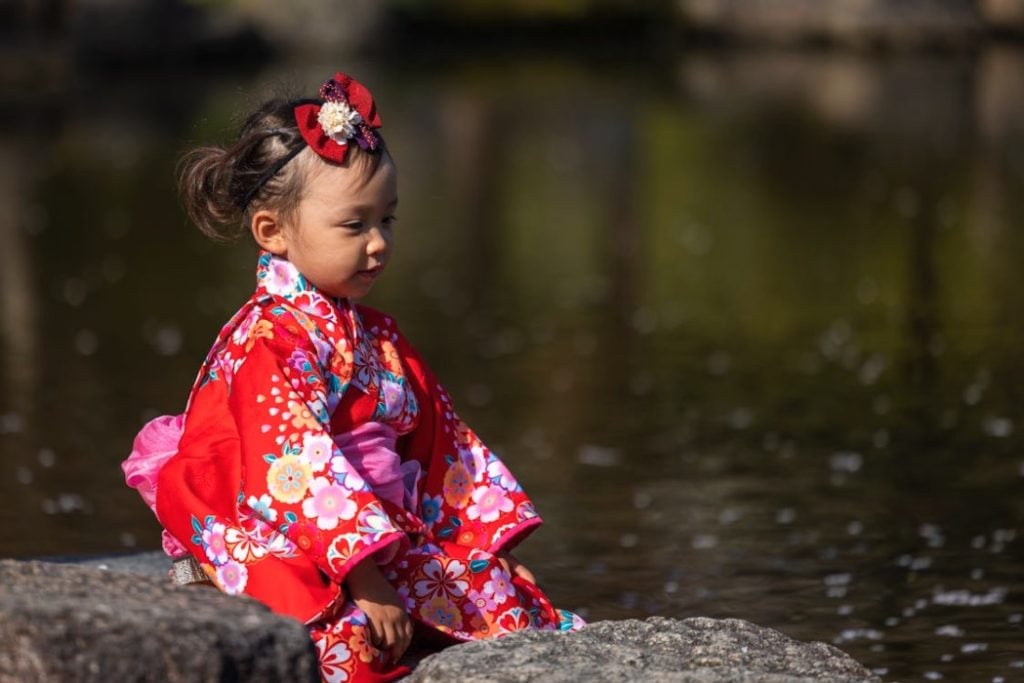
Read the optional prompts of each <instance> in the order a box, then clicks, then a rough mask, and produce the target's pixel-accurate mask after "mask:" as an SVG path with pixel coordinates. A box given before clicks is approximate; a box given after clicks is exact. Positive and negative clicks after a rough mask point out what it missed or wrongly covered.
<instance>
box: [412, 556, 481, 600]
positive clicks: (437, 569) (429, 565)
mask: <svg viewBox="0 0 1024 683" xmlns="http://www.w3.org/2000/svg"><path fill="white" fill-rule="evenodd" d="M420 572H421V573H422V576H423V577H424V578H423V579H422V580H420V581H417V582H416V583H415V584H414V585H413V590H414V591H415V592H416V595H418V596H419V597H421V598H422V597H424V596H428V595H430V596H434V595H436V596H439V597H454V598H459V597H462V596H463V595H465V594H466V590H467V589H468V588H469V581H466V580H465V579H463V578H462V577H463V576H465V575H466V565H465V563H463V562H460V561H459V560H449V561H448V563H447V564H442V561H441V560H440V559H438V558H436V557H433V558H431V559H429V560H428V561H426V562H424V563H423V566H422V567H420Z"/></svg>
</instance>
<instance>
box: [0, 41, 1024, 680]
mask: <svg viewBox="0 0 1024 683" xmlns="http://www.w3.org/2000/svg"><path fill="white" fill-rule="evenodd" d="M332 66H333V65H326V66H322V65H321V66H310V67H308V68H307V67H303V68H302V69H301V71H299V72H298V74H296V73H295V71H294V70H289V69H285V68H281V69H280V70H276V69H274V68H272V69H270V70H267V71H265V72H263V73H261V74H259V76H258V77H255V78H253V80H251V81H249V82H243V83H242V85H243V86H244V92H243V93H239V92H238V91H237V90H236V89H235V87H236V85H237V83H236V82H237V81H238V80H239V79H240V78H243V77H240V76H237V75H227V74H222V75H219V76H218V75H211V76H210V77H209V78H208V79H197V78H195V77H194V76H193V75H189V76H188V78H185V77H184V76H180V77H178V80H175V78H174V77H172V76H168V75H166V74H163V75H162V76H161V77H162V78H169V79H170V81H169V83H168V88H166V89H161V90H160V92H159V93H157V94H155V95H154V94H153V91H152V90H151V89H149V88H148V87H145V86H146V84H145V83H143V82H141V81H136V80H133V79H122V80H109V81H108V80H104V79H103V77H102V76H101V75H99V74H84V75H82V76H81V78H88V79H92V80H94V81H96V82H98V83H100V84H102V86H103V91H104V93H105V96H104V98H102V99H97V98H94V97H90V96H88V95H87V94H86V93H83V92H79V91H78V90H76V86H75V85H74V84H73V82H72V81H70V80H69V81H68V82H67V83H66V85H65V92H62V93H61V95H60V97H57V98H55V99H54V103H53V104H52V111H51V113H50V115H49V118H48V125H47V126H46V127H45V130H40V129H39V126H38V123H37V122H34V119H33V118H32V116H31V115H30V110H29V105H28V104H27V103H26V104H25V105H23V107H24V108H23V109H19V110H18V111H19V112H20V113H19V114H17V115H16V116H15V125H13V126H11V127H9V128H7V129H5V130H4V131H2V132H0V145H2V148H3V150H4V156H3V159H4V162H3V163H4V168H3V171H2V172H0V196H2V197H3V198H4V206H5V207H6V208H7V209H8V210H7V211H6V212H5V214H4V218H3V219H0V220H3V221H6V222H0V231H2V232H0V237H2V238H3V239H4V243H5V245H6V247H7V248H5V249H3V250H0V266H2V269H0V278H2V279H3V288H2V290H0V291H2V294H0V300H2V302H3V310H2V315H3V320H4V326H3V330H4V331H3V336H2V338H0V339H2V344H3V349H4V358H5V361H4V363H3V365H2V369H0V372H2V374H0V378H2V382H3V385H2V386H3V388H4V392H3V398H2V403H0V449H2V453H3V455H4V457H5V459H6V460H7V462H8V463H9V464H10V469H9V472H11V473H12V475H13V476H8V477H7V478H5V479H2V480H0V496H2V499H3V500H4V504H3V505H2V506H0V523H2V524H3V528H4V530H5V533H4V535H3V537H2V538H0V554H5V555H9V554H14V555H29V554H47V553H69V552H71V553H86V552H106V551H111V550H115V549H118V548H125V547H142V548H153V547H156V544H157V540H156V539H157V535H156V529H155V526H154V524H153V523H152V522H151V521H150V519H149V513H148V512H147V511H146V510H145V509H144V508H143V507H142V505H141V504H140V503H139V502H138V501H137V499H136V498H135V495H134V493H132V492H130V491H128V490H126V489H125V488H124V487H123V486H122V484H121V480H120V472H119V471H118V469H117V464H118V462H119V461H120V459H121V458H122V457H123V456H124V454H125V453H126V452H127V451H128V450H129V445H130V439H131V437H132V435H133V434H134V431H135V430H136V429H137V428H138V426H139V424H141V422H142V421H143V420H144V419H145V418H146V417H148V416H151V415H154V414H157V413H160V412H169V411H176V410H179V409H180V408H181V405H182V403H183V401H184V398H185V393H184V392H185V391H186V390H187V387H188V386H189V384H190V381H191V379H192V375H193V373H194V372H195V369H196V367H197V366H198V363H199V361H200V359H201V357H202V355H203V354H204V353H205V351H206V347H207V345H208V343H209V341H210V340H211V339H212V337H213V335H214V333H215V332H216V330H217V328H218V327H219V325H220V324H221V323H222V322H223V320H224V318H225V316H226V315H228V314H229V313H230V312H231V311H232V310H233V309H234V307H235V306H237V305H238V303H239V302H240V301H242V300H243V299H244V297H245V296H246V295H247V294H248V292H249V290H250V288H251V286H252V282H251V279H252V262H253V258H252V256H253V254H252V250H251V249H248V248H246V247H237V248H231V249H225V248H220V247H215V246H212V245H209V244H207V243H206V242H204V241H203V240H202V238H200V237H199V236H198V235H195V234H193V232H192V231H190V230H189V228H188V227H187V226H186V225H184V219H183V218H182V216H181V214H180V212H179V210H178V209H177V207H176V203H175V198H174V196H173V190H172V186H171V169H172V166H173V163H174V158H175V155H176V153H177V150H178V149H179V148H180V147H181V146H182V145H183V144H185V143H186V142H187V141H189V140H197V139H201V140H208V139H211V138H216V137H221V136H222V133H223V132H224V131H227V130H229V129H230V128H231V126H232V122H231V118H230V117H231V113H232V112H234V111H236V110H237V109H239V108H240V107H244V106H246V102H248V101H250V100H254V99H258V98H259V94H260V93H263V92H268V91H275V90H279V89H280V84H281V83H284V82H289V81H302V82H305V83H307V84H309V86H310V87H312V86H313V85H314V84H315V83H316V82H317V81H318V80H319V79H320V78H321V77H322V74H323V73H324V72H326V71H329V70H330V68H331V67H332ZM1022 66H1024V57H1022V55H1021V54H1020V53H1017V52H1012V51H1008V50H1005V49H1001V50H998V51H992V52H986V53H984V54H981V55H979V56H977V57H976V58H975V57H957V58H948V57H942V56H932V57H916V56H905V57H899V58H896V57H890V58H884V59H883V58H865V57H857V56H853V55H848V54H847V55H836V56H824V57H823V56H821V55H810V56H808V55H803V56H800V55H796V56H794V55H793V54H791V53H767V54H758V53H737V54H733V53H694V54H685V55H683V56H681V57H680V59H679V60H678V62H677V63H674V64H670V65H664V64H662V65H653V67H652V65H648V64H634V65H623V66H620V67H619V68H618V69H617V70H615V71H612V72H601V73H595V72H594V71H593V70H590V69H588V68H587V67H585V66H583V65H579V64H574V63H572V62H566V61H553V62H545V61H542V60H538V61H528V60H523V61H521V62H517V63H512V64H510V63H501V64H498V63H495V64H475V65H474V66H472V67H470V66H465V65H463V64H459V63H451V64H448V65H444V66H443V68H437V69H435V70H434V71H433V72H431V73H429V74H425V73H418V74H410V73H408V72H407V71H406V70H403V69H402V68H400V67H397V66H396V67H390V66H388V65H386V64H359V63H354V64H351V65H350V68H351V70H352V71H353V72H354V73H358V74H360V77H361V78H362V79H363V80H365V81H367V82H368V83H371V84H373V85H374V89H375V91H376V92H377V95H378V97H379V99H380V100H381V101H382V102H385V103H387V105H388V106H387V107H386V109H387V115H386V123H387V131H388V134H389V144H390V146H391V147H392V149H394V150H395V151H396V155H397V157H398V161H399V167H400V172H401V183H402V194H403V197H402V212H401V218H400V223H399V230H400V236H399V239H400V247H399V252H398V259H397V260H396V262H395V263H394V264H393V265H394V268H393V270H392V271H391V272H390V273H389V275H388V277H387V278H385V279H384V280H383V281H382V283H381V285H380V289H379V291H376V292H375V293H374V295H373V301H372V302H371V303H373V304H376V305H378V306H380V307H382V308H385V309H387V310H389V311H391V312H393V313H394V314H395V315H396V317H397V318H398V320H399V321H401V323H402V325H403V328H404V329H405V331H406V333H407V334H408V335H409V336H410V337H411V338H412V339H413V340H415V342H416V343H417V344H418V346H419V347H420V348H421V349H422V351H423V352H424V353H425V355H426V356H427V357H428V358H430V359H431V361H432V362H433V364H434V366H435V368H436V370H437V371H438V372H439V374H440V375H441V376H442V377H443V378H445V380H446V382H447V383H448V384H449V385H450V388H451V389H452V391H453V393H454V395H455V396H456V397H457V399H458V402H459V404H460V405H461V406H462V412H463V413H464V415H465V416H466V417H467V418H468V419H469V421H470V422H471V423H473V424H474V425H475V426H476V427H477V428H478V430H479V431H480V432H481V433H482V434H483V435H485V437H487V438H488V440H489V441H490V442H491V443H492V445H494V446H495V447H497V448H498V449H499V450H500V451H501V452H503V453H504V454H505V455H506V457H507V458H508V460H509V461H510V462H511V464H512V465H513V467H514V469H515V470H516V471H517V473H519V474H520V476H521V478H522V479H523V481H524V482H525V483H526V485H527V487H528V489H529V490H530V491H531V493H532V494H533V496H534V497H535V499H536V501H537V503H538V505H539V507H540V508H541V509H542V511H543V512H544V514H545V517H546V518H547V520H548V522H549V524H548V525H547V527H545V529H544V530H543V531H542V532H541V533H540V535H539V536H538V537H537V539H535V540H534V541H533V542H532V543H531V544H528V545H527V546H525V547H524V549H523V553H524V555H525V559H526V560H527V561H528V562H529V563H530V564H531V565H536V569H537V570H538V572H539V573H540V574H541V575H542V576H543V577H544V580H545V582H546V584H547V587H548V589H549V590H550V591H552V592H553V593H555V594H556V595H559V596H562V598H561V602H564V603H565V604H566V605H567V606H569V607H574V608H577V609H579V610H580V611H581V612H584V613H586V614H588V615H589V616H590V618H595V619H600V618H613V617H624V616H637V615H644V614H649V613H663V614H673V615H680V616H685V615H693V614H707V615H711V616H734V617H742V618H747V619H751V620H753V621H756V622H759V623H763V624H767V625H772V626H776V627H778V628H780V629H782V630H783V631H785V632H787V633H789V634H791V635H794V636H796V637H799V638H807V639H820V640H826V641H830V642H835V643H837V644H839V645H840V646H841V647H843V648H844V649H846V650H847V651H849V652H851V653H853V654H854V655H855V656H856V657H858V658H859V659H860V660H862V661H864V662H866V663H868V664H869V665H870V666H872V667H874V668H876V669H879V670H884V671H885V675H888V676H892V677H895V678H921V677H925V676H931V677H935V676H940V675H941V676H944V677H945V678H947V679H952V680H956V679H962V678H964V677H971V678H975V679H977V678H978V677H988V678H996V677H999V676H1002V677H1004V678H1006V679H1011V678H1012V677H1013V675H1014V673H1019V670H1018V669H1019V668H1021V667H1024V648H1022V647H1021V646H1020V642H1021V638H1020V635H1021V631H1022V629H1024V625H1022V623H1021V622H1022V618H1021V614H1024V598H1022V596H1021V595H1020V593H1019V591H1018V590H1016V585H1017V581H1016V579H1017V577H1018V576H1019V573H1020V567H1021V561H1022V555H1024V553H1022V550H1021V541H1020V539H1019V537H1018V535H1019V532H1020V530H1021V529H1022V528H1024V526H1022V525H1024V505H1022V503H1021V502H1020V501H1021V500H1022V499H1021V497H1020V495H1019V490H1020V483H1021V477H1022V475H1024V461H1022V458H1021V456H1020V452H1021V451H1020V446H1021V444H1022V443H1024V442H1022V440H1021V439H1022V435H1021V430H1020V429H1019V423H1020V420H1021V416H1020V413H1019V410H1017V405H1018V403H1019V402H1018V401H1017V400H1016V399H1017V396H1016V393H1017V392H1016V389H1015V387H1016V385H1017V384H1019V382H1016V381H1015V380H1017V379H1020V378H1024V366H1022V363H1021V360H1020V355H1019V353H1018V350H1017V348H1016V347H1017V345H1016V342H1017V340H1019V339H1020V337H1021V333H1022V332H1024V327H1022V326H1024V320H1022V318H1021V316H1020V315H1019V311H1021V310H1024V307H1022V305H1021V304H1022V303H1024V302H1022V301H1021V297H1022V296H1024V295H1022V294H1021V292H1024V287H1022V285H1024V282H1021V277H1022V276H1021V274H1020V273H1021V271H1020V268H1019V267H1018V264H1019V261H1020V256H1021V254H1022V249H1024V245H1022V244H1021V239H1020V234H1019V232H1020V231H1019V230H1015V229H1014V227H1015V225H1016V223H1017V222H1019V221H1020V220H1021V219H1022V218H1024V199H1022V198H1024V192H1022V189H1024V157H1022V156H1021V150H1022V149H1024V145H1022V144H1021V142H1022V141H1024V129H1022V127H1021V123H1020V122H1021V121H1024V117H1022V116H1021V115H1022V114H1024V94H1022V92H1021V86H1020V84H1019V83H1018V82H1017V80H1015V75H1016V74H1019V73H1020V72H1021V67H1022ZM652 70H653V72H654V73H652ZM25 140H30V144H25V143H24V141H25ZM17 141H21V142H20V143H19V142H17Z"/></svg>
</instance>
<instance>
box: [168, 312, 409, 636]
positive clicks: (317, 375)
mask: <svg viewBox="0 0 1024 683" xmlns="http://www.w3.org/2000/svg"><path fill="white" fill-rule="evenodd" d="M227 384H228V383H227V382H225V381H224V380H223V379H220V380H216V379H215V380H214V381H211V382H210V383H208V384H207V385H205V386H203V387H201V388H200V389H199V390H198V391H197V392H196V394H195V395H194V397H193V401H192V404H191V407H190V409H189V413H188V415H187V417H186V422H185V431H184V434H183V436H182V441H181V444H180V446H179V452H178V454H177V455H175V456H174V457H173V458H172V459H171V460H170V461H169V462H168V463H167V464H166V465H165V466H164V469H163V470H162V471H161V474H160V484H159V485H160V487H161V489H160V491H161V495H160V496H159V497H158V501H157V504H158V516H159V517H160V520H161V521H162V522H163V523H164V525H165V526H166V527H167V528H168V530H169V531H171V533H172V534H174V535H175V536H176V537H178V538H182V539H187V538H191V540H192V546H191V547H190V550H191V551H192V552H193V554H194V555H195V556H196V557H197V559H199V560H200V562H201V563H209V565H212V567H213V569H214V573H215V574H216V577H215V580H216V582H217V584H218V586H220V587H221V588H222V589H223V590H225V591H226V592H229V593H246V594H248V595H251V596H252V597H254V598H257V599H258V600H260V601H262V602H264V603H266V604H267V605H269V606H270V607H271V608H273V609H275V610H276V611H279V612H283V613H286V614H290V615H291V616H295V617H296V618H299V619H301V620H302V621H307V622H308V621H309V620H310V619H311V618H314V617H316V616H318V615H319V613H320V612H322V611H323V609H325V608H326V607H327V605H328V603H330V602H332V601H333V600H334V599H336V598H337V597H338V595H339V586H340V584H341V583H342V581H344V579H345V576H346V575H347V574H348V572H349V570H350V569H351V568H352V567H353V566H355V565H356V564H357V563H358V562H360V561H361V560H363V559H364V558H366V557H367V556H369V555H371V554H373V553H375V552H377V551H379V550H382V549H384V548H386V547H388V546H390V545H391V544H393V543H397V542H400V541H402V539H404V538H405V534H404V533H403V532H401V531H399V530H398V529H397V528H396V527H395V526H394V525H393V524H392V523H391V520H390V519H389V518H388V516H387V514H386V513H385V512H384V510H383V507H382V506H381V503H380V501H379V500H378V499H377V497H376V496H375V495H374V494H373V491H372V489H371V488H370V487H369V485H368V484H367V483H366V482H365V481H364V480H363V479H362V477H360V475H359V474H358V472H356V471H355V469H354V468H353V467H352V466H351V465H350V464H349V463H348V461H347V460H345V458H344V456H343V455H342V453H341V451H340V450H339V449H338V448H337V447H336V446H335V444H334V441H333V439H332V437H331V434H330V431H329V428H328V426H327V425H328V422H329V415H328V410H327V395H328V393H327V392H328V381H327V379H326V376H325V372H324V371H323V369H322V367H321V366H320V363H319V361H318V353H317V351H316V349H315V348H314V347H313V345H312V343H311V342H310V341H309V338H308V337H307V336H306V335H305V334H303V333H301V332H299V333H290V332H289V331H288V329H287V328H282V327H277V328H274V329H273V330H271V331H267V330H266V329H265V330H264V336H262V337H260V338H256V339H251V340H249V342H248V344H247V348H246V350H245V356H244V360H243V362H242V363H241V365H240V366H239V367H238V369H237V370H236V371H235V373H234V376H233V378H232V380H231V382H230V386H229V387H228V386H227ZM247 515H248V516H258V517H259V518H261V520H262V522H263V523H264V524H262V525H261V527H262V528H264V529H271V530H272V533H271V534H270V535H272V536H283V537H284V539H287V540H284V539H281V542H280V543H275V542H274V541H273V540H272V539H270V538H266V537H263V538H261V537H259V536H260V534H255V535H254V534H253V532H252V528H251V526H247V525H246V524H245V523H244V520H243V519H241V517H244V516H247ZM264 536H266V535H264ZM232 541H234V543H233V542H232ZM282 564H283V565H285V566H283V567H282V566H279V565H282ZM225 568H227V569H225Z"/></svg>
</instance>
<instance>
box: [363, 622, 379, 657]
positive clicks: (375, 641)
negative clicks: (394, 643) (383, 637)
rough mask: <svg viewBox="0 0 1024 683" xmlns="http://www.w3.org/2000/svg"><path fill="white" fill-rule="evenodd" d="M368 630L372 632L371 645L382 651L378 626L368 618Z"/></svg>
mask: <svg viewBox="0 0 1024 683" xmlns="http://www.w3.org/2000/svg"><path fill="white" fill-rule="evenodd" d="M366 628H368V629H369V630H370V643H371V644H372V645H373V646H374V647H375V648H377V649H378V650H379V649H380V633H379V631H378V629H377V625H376V624H375V623H374V621H373V619H369V618H368V619H367V620H366Z"/></svg>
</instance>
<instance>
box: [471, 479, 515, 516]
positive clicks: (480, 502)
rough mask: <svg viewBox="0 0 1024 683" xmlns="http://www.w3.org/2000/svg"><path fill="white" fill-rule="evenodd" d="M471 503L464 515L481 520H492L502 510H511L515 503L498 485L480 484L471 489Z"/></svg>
mask: <svg viewBox="0 0 1024 683" xmlns="http://www.w3.org/2000/svg"><path fill="white" fill-rule="evenodd" d="M472 497H473V504H472V505H470V506H469V507H468V508H467V509H466V516H467V517H469V518H470V519H479V520H480V521H481V522H493V521H495V520H496V519H498V517H500V516H501V513H503V512H512V510H514V509H515V503H513V502H512V501H511V500H509V497H508V496H507V495H505V491H504V490H503V489H502V488H501V487H500V486H480V487H478V488H476V489H474V490H473V496H472Z"/></svg>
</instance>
